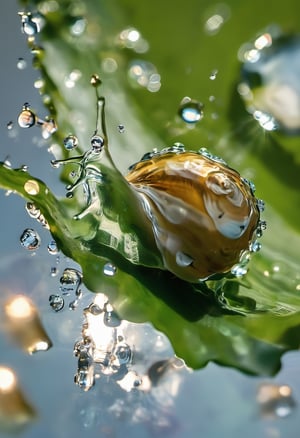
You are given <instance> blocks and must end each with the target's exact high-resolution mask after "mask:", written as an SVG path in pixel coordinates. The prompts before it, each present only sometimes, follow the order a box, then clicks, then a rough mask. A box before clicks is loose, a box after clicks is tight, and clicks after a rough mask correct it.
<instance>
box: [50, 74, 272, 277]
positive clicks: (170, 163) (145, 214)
mask: <svg viewBox="0 0 300 438" xmlns="http://www.w3.org/2000/svg"><path fill="white" fill-rule="evenodd" d="M91 82H92V84H93V85H94V86H95V87H97V86H98V85H99V84H100V83H101V81H100V80H99V79H98V78H97V76H95V75H94V76H93V77H92V81H91ZM97 99H98V106H97V108H98V114H97V120H98V119H99V118H100V120H101V130H102V134H101V135H99V133H98V131H99V129H98V123H99V122H98V121H97V125H96V130H95V133H94V135H93V136H92V139H91V147H90V149H89V150H88V151H86V152H85V153H84V154H83V155H81V156H79V157H72V158H68V159H65V160H53V161H52V165H53V166H55V167H58V166H60V165H61V164H67V163H76V164H77V166H78V172H77V174H76V180H75V181H74V183H73V184H70V185H68V186H67V196H68V197H72V196H73V192H74V191H75V189H77V188H78V187H79V186H80V185H82V186H83V187H84V193H85V194H86V206H85V207H84V209H83V210H82V212H80V213H78V214H77V215H75V216H74V219H77V220H80V219H82V218H83V217H84V216H86V215H87V214H92V215H94V216H95V217H97V220H98V222H99V229H101V231H102V233H105V232H106V234H107V235H109V239H108V240H107V243H106V244H107V245H108V246H112V247H114V248H115V249H116V250H118V251H119V252H122V254H123V255H124V256H125V257H126V258H128V259H129V260H130V261H132V262H133V263H136V264H141V265H146V266H152V267H158V268H161V269H166V270H168V271H170V272H171V273H173V274H174V275H175V276H177V277H179V278H181V279H183V280H186V281H188V282H193V283H197V282H199V281H200V282H201V281H206V280H208V279H210V278H213V277H214V276H216V275H226V274H227V273H230V272H231V271H232V269H233V268H234V267H235V266H237V265H238V264H239V263H240V261H241V258H243V256H244V255H245V253H246V254H247V253H248V252H249V251H250V252H251V251H255V250H257V249H258V247H259V245H258V244H257V240H256V239H257V237H260V236H261V234H262V229H263V228H264V225H265V223H264V222H263V221H261V220H260V212H261V211H262V210H263V201H261V200H258V199H256V197H255V195H254V185H253V184H252V183H250V182H249V181H248V180H246V179H244V178H242V177H241V176H240V174H239V173H238V172H237V171H235V170H234V169H232V168H230V167H229V166H228V165H227V164H226V163H225V161H223V160H222V159H221V158H218V157H216V156H214V155H212V154H210V153H209V152H208V151H207V150H205V149H200V150H199V151H198V152H195V151H187V150H185V148H184V146H183V145H182V144H175V145H173V146H172V147H168V148H165V149H163V150H162V151H160V152H159V151H157V150H156V149H154V150H153V151H152V152H150V153H147V154H145V155H144V156H143V157H142V159H141V160H140V161H139V162H137V163H136V164H133V165H132V166H130V168H129V171H128V173H127V175H125V176H123V175H122V174H121V173H120V172H119V171H118V169H117V168H116V166H115V164H114V162H113V160H112V158H111V155H110V153H109V148H108V141H107V134H106V126H105V99H104V97H99V96H98V93H97ZM99 111H100V113H99ZM72 142H73V143H74V144H77V142H76V139H75V140H74V138H72ZM66 143H68V144H70V142H68V141H66ZM112 223H114V227H112ZM113 228H114V230H116V229H117V231H114V232H113V231H112V229H113ZM129 228H131V231H128V229H129ZM126 233H127V234H128V235H129V236H130V239H127V247H128V242H129V243H130V245H129V247H130V248H129V249H128V248H127V249H126V250H124V245H125V244H124V235H126ZM112 235H113V236H112ZM103 236H104V234H103ZM112 237H114V239H113V238H112ZM104 240H105V238H104ZM125 240H126V239H125ZM102 243H103V242H102ZM104 244H105V242H104ZM120 245H123V246H122V249H120V248H121V246H120ZM151 254H155V256H154V257H152V258H151V256H150V255H151Z"/></svg>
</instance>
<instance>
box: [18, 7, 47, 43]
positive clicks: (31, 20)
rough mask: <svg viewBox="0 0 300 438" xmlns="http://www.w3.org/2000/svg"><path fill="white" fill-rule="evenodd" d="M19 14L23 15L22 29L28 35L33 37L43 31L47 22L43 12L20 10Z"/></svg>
mask: <svg viewBox="0 0 300 438" xmlns="http://www.w3.org/2000/svg"><path fill="white" fill-rule="evenodd" d="M19 15H20V17H21V22H22V30H23V32H24V33H25V34H26V35H28V36H29V37H31V36H34V35H36V34H37V33H39V32H40V31H41V29H42V27H43V25H44V22H45V20H44V17H43V16H42V15H41V14H39V13H35V14H32V13H31V12H28V13H26V12H19Z"/></svg>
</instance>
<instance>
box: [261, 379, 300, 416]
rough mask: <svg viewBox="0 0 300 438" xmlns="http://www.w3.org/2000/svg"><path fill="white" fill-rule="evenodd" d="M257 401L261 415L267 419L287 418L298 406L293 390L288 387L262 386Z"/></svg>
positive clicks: (266, 384) (264, 384)
mask: <svg viewBox="0 0 300 438" xmlns="http://www.w3.org/2000/svg"><path fill="white" fill-rule="evenodd" d="M257 401H258V403H259V405H260V409H261V414H262V415H263V417H266V418H272V417H275V418H276V417H277V418H285V417H287V416H289V415H290V414H291V413H292V412H293V410H294V408H295V406H296V402H295V400H294V397H293V394H292V389H291V387H290V386H288V385H276V384H272V383H263V384H261V385H260V386H259V388H258V392H257Z"/></svg>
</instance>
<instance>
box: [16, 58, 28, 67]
mask: <svg viewBox="0 0 300 438" xmlns="http://www.w3.org/2000/svg"><path fill="white" fill-rule="evenodd" d="M26 67H27V62H26V61H25V59H24V58H18V61H17V68H18V70H25V68H26Z"/></svg>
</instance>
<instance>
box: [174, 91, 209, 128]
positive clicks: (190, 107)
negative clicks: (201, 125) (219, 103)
mask: <svg viewBox="0 0 300 438" xmlns="http://www.w3.org/2000/svg"><path fill="white" fill-rule="evenodd" d="M178 112H179V115H180V117H181V118H182V120H183V121H184V122H186V123H197V122H199V120H201V119H202V118H203V115H204V114H203V104H202V103H201V102H198V101H196V100H192V99H190V98H189V97H185V98H184V99H183V100H182V101H181V104H180V107H179V111H178Z"/></svg>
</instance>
